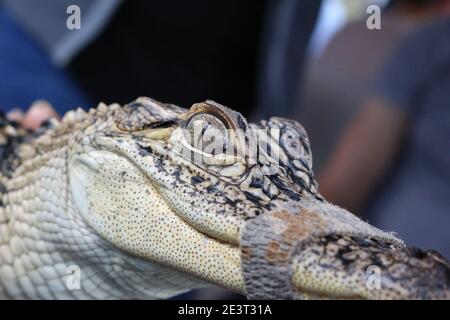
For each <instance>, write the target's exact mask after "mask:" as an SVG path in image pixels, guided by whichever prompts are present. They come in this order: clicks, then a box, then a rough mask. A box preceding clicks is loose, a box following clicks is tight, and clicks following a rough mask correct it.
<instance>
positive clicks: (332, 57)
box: [289, 0, 438, 172]
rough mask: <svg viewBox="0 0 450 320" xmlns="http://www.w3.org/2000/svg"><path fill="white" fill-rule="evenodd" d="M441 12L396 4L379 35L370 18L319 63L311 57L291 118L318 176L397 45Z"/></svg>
mask: <svg viewBox="0 0 450 320" xmlns="http://www.w3.org/2000/svg"><path fill="white" fill-rule="evenodd" d="M358 1H359V0H358ZM437 9H438V5H437V3H436V1H420V0H419V1H418V0H391V1H390V2H389V3H388V5H387V7H385V8H384V9H383V11H382V14H381V29H380V30H370V29H368V28H367V25H366V19H367V17H368V15H366V14H365V15H364V16H363V17H362V18H361V19H358V20H356V21H352V22H349V23H347V24H346V25H345V26H344V27H343V28H342V29H341V30H340V31H338V32H337V33H336V35H335V36H334V37H333V38H332V39H331V41H330V42H329V43H328V45H327V46H326V48H325V51H324V52H323V53H322V54H321V55H320V56H319V57H317V58H316V57H309V59H308V62H307V66H306V69H307V70H306V74H305V77H304V79H303V83H302V87H303V89H302V91H301V92H300V93H299V96H300V99H299V103H298V105H297V107H296V108H294V109H292V111H291V113H290V114H289V116H290V117H292V118H294V119H297V120H299V121H300V122H301V123H302V124H303V125H304V126H305V128H306V130H307V132H308V135H309V137H310V140H311V145H312V151H313V154H314V168H315V170H316V172H320V170H321V169H322V167H323V165H324V163H325V161H326V160H327V159H328V157H329V156H330V154H331V152H332V150H333V146H334V144H335V143H336V142H337V139H338V137H339V135H340V133H341V132H342V130H343V129H344V128H345V126H346V125H347V124H348V123H349V121H350V120H351V119H352V118H353V116H354V115H355V114H356V113H357V112H358V110H359V109H360V108H361V105H362V104H363V100H364V98H365V97H366V96H367V95H368V94H369V91H370V87H371V83H372V82H373V81H374V78H375V76H376V74H377V70H378V69H379V68H380V67H381V66H382V64H383V62H384V61H385V59H386V57H387V56H388V55H389V53H390V52H391V50H392V49H393V48H394V47H395V44H396V43H397V42H398V41H399V40H400V39H401V38H402V37H403V36H405V35H406V34H408V33H411V32H413V31H414V30H415V29H416V28H417V27H419V26H420V25H422V24H423V23H425V22H426V21H428V20H429V19H431V18H433V17H435V16H436V11H437Z"/></svg>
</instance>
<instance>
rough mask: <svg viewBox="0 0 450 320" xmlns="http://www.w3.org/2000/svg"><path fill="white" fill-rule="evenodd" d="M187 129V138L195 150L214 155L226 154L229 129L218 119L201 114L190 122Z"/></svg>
mask: <svg viewBox="0 0 450 320" xmlns="http://www.w3.org/2000/svg"><path fill="white" fill-rule="evenodd" d="M185 129H186V135H187V137H186V138H187V140H188V141H189V142H190V144H191V146H192V147H194V148H195V149H197V150H200V151H202V152H205V153H208V154H212V155H217V154H220V153H224V152H225V148H226V144H227V141H228V129H227V127H226V125H225V123H224V122H223V121H222V120H220V119H219V118H218V117H216V116H214V115H212V114H209V113H199V114H197V115H194V116H193V117H192V118H191V119H190V120H189V122H188V123H187V125H186V127H185Z"/></svg>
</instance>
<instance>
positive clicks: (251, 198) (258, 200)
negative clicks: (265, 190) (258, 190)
mask: <svg viewBox="0 0 450 320" xmlns="http://www.w3.org/2000/svg"><path fill="white" fill-rule="evenodd" d="M244 195H245V197H246V198H247V200H249V201H251V202H253V203H254V204H257V205H259V204H260V203H261V198H259V197H257V196H255V195H253V194H251V193H250V192H247V191H244Z"/></svg>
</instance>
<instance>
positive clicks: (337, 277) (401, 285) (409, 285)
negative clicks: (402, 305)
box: [293, 235, 450, 299]
mask: <svg viewBox="0 0 450 320" xmlns="http://www.w3.org/2000/svg"><path fill="white" fill-rule="evenodd" d="M299 252H300V253H299V255H298V256H297V257H296V260H295V264H296V268H297V270H298V272H297V273H295V274H294V278H293V280H294V283H296V285H297V286H299V287H301V288H304V289H305V291H306V292H308V291H309V292H314V293H315V294H314V295H313V296H317V297H332V298H333V297H334V298H356V299H361V298H363V299H450V264H449V262H448V261H447V260H445V258H444V257H443V256H441V255H440V254H439V253H437V252H435V251H431V250H430V251H423V250H420V249H417V248H410V247H392V245H390V244H389V243H386V242H383V241H380V240H378V239H375V238H358V237H351V236H338V235H332V236H324V237H320V238H317V239H311V240H309V241H307V242H306V243H305V244H304V245H303V246H302V250H299ZM300 274H302V275H300Z"/></svg>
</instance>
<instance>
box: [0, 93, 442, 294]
mask: <svg viewBox="0 0 450 320" xmlns="http://www.w3.org/2000/svg"><path fill="white" fill-rule="evenodd" d="M197 124H201V125H203V126H205V127H204V128H210V127H211V128H213V129H217V131H215V134H214V136H215V138H216V139H218V138H222V139H223V140H224V141H226V142H227V143H229V144H233V145H234V146H235V149H236V151H237V153H236V154H235V155H233V156H229V155H228V156H224V155H223V154H220V153H214V154H213V153H212V152H209V151H208V150H207V149H205V148H203V149H202V147H201V146H199V145H198V144H197V142H196V140H188V139H186V136H185V134H184V132H185V131H183V129H185V128H187V129H192V128H193V126H195V125H197ZM206 125H207V126H208V127H206ZM227 129H231V130H228V131H226V130H227ZM250 129H279V130H280V131H279V132H280V139H279V143H278V142H277V141H275V140H273V139H272V138H270V139H265V138H267V137H265V136H264V135H265V133H264V131H256V133H255V134H254V135H249V136H248V139H247V140H246V139H244V138H243V137H242V136H240V135H239V132H250V131H251V130H250ZM0 130H1V135H0V138H1V141H0V142H1V144H2V145H3V147H2V148H1V149H0V152H1V168H0V170H1V176H0V183H1V185H0V187H1V188H0V190H1V191H2V198H1V200H2V202H1V210H0V297H2V298H15V299H17V298H31V299H52V298H58V299H64V298H68V299H72V298H76V299H88V298H167V297H170V296H173V295H175V294H178V293H181V292H183V291H186V290H189V289H192V288H198V287H202V286H205V284H206V283H207V282H209V283H213V284H216V285H219V286H223V287H226V288H229V289H231V290H234V291H236V292H239V293H242V294H246V295H247V296H248V297H249V298H269V299H292V298H351V299H354V298H368V299H384V298H387V299H405V298H406V299H449V298H450V265H449V263H448V262H447V261H446V260H445V259H444V258H443V257H442V256H440V255H439V254H438V253H435V252H432V251H426V252H424V251H421V250H419V249H412V248H408V247H406V246H405V245H404V244H403V242H402V241H401V240H399V239H398V238H396V237H395V236H393V235H392V234H390V233H386V232H383V231H381V230H378V229H376V228H374V227H372V226H370V225H368V224H366V223H364V222H363V221H361V220H359V219H358V218H356V217H355V216H353V215H352V214H351V213H349V212H347V211H346V210H344V209H341V208H338V207H336V206H333V205H331V204H329V203H327V202H326V201H325V200H324V199H322V197H321V196H320V195H319V194H318V193H317V184H316V182H315V180H314V177H313V172H312V160H311V152H310V148H309V142H308V139H307V136H306V133H305V132H304V129H303V127H302V126H301V125H300V124H298V123H297V122H295V121H291V120H287V119H281V118H272V119H270V120H268V121H263V122H261V123H260V124H247V122H246V120H245V119H244V118H243V117H242V116H241V115H240V114H239V113H237V112H234V111H232V110H231V109H228V108H226V107H223V106H221V105H219V104H216V103H214V102H211V101H207V102H205V103H200V104H196V105H194V106H193V107H192V108H191V109H190V110H186V109H182V108H179V107H176V106H173V105H167V104H162V103H159V102H157V101H154V100H152V99H149V98H140V99H138V100H137V101H136V102H134V103H131V104H129V105H127V106H124V107H120V106H118V105H111V106H109V107H107V106H106V105H103V104H101V105H99V107H97V109H92V110H90V111H89V112H88V113H86V112H84V111H82V110H77V111H76V112H70V113H68V114H66V116H65V117H64V119H63V120H62V121H61V122H57V121H55V120H52V121H51V122H50V123H48V124H47V126H46V128H42V129H40V130H38V132H35V133H33V134H27V133H25V132H22V131H21V130H20V129H18V128H14V127H13V126H11V125H10V124H8V123H7V122H6V120H4V119H3V124H2V126H1V129H0ZM202 132H203V131H202ZM204 132H206V133H207V132H208V130H206V129H205V131H204ZM202 138H204V137H203V136H202ZM264 141H266V142H264ZM264 144H265V145H270V148H264V146H265V145H264ZM246 145H250V146H252V147H254V148H256V149H257V151H258V153H256V157H254V158H252V157H246V156H245V154H242V153H240V152H239V151H241V149H244V147H245V146H246ZM180 147H183V148H180ZM256 149H255V150H256ZM182 150H189V153H187V154H186V153H182ZM264 150H269V151H267V152H265V151H264ZM275 151H279V155H280V158H279V160H280V161H279V162H277V163H275V164H274V163H273V160H274V154H275ZM193 156H203V158H202V159H203V160H204V159H206V160H207V161H197V160H195V158H193ZM252 161H253V162H252ZM270 163H272V165H270ZM371 268H372V269H371ZM374 268H375V269H374ZM370 270H377V275H379V277H377V281H378V282H377V284H378V285H379V287H378V288H375V289H374V288H373V287H372V289H370V288H371V286H369V285H368V283H369V282H370V275H371V273H370V272H369V271H370ZM78 271H80V274H79V275H80V284H81V287H80V288H79V289H74V288H73V286H72V287H71V284H73V283H74V282H73V280H74V275H78ZM75 283H76V282H75Z"/></svg>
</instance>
